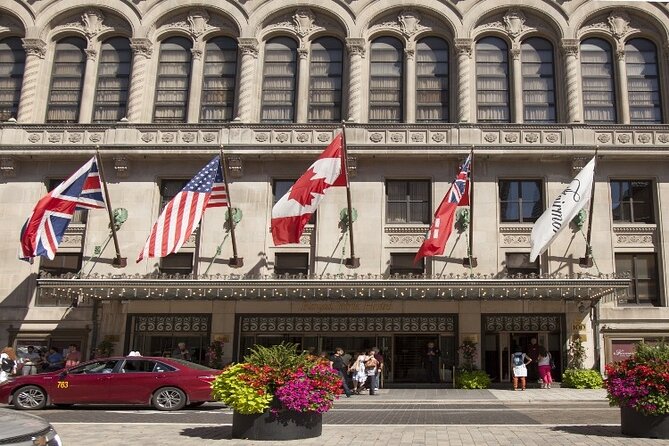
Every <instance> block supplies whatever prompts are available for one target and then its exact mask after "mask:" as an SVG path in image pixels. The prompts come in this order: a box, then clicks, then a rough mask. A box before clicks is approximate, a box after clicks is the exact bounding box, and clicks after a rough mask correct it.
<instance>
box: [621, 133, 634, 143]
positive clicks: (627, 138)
mask: <svg viewBox="0 0 669 446" xmlns="http://www.w3.org/2000/svg"><path fill="white" fill-rule="evenodd" d="M631 140H632V137H631V136H630V135H629V134H628V133H621V134H619V135H618V142H619V143H621V144H627V143H628V142H630V141H631Z"/></svg>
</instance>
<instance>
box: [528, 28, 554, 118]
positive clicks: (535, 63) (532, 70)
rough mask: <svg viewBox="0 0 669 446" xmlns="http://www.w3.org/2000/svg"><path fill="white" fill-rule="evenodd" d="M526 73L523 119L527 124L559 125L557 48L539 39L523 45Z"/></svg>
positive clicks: (530, 40) (532, 39) (533, 39)
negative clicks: (556, 114)
mask: <svg viewBox="0 0 669 446" xmlns="http://www.w3.org/2000/svg"><path fill="white" fill-rule="evenodd" d="M521 61H522V74H523V119H524V121H525V122H555V92H554V88H555V82H554V79H553V46H552V45H551V44H550V42H548V41H547V40H544V39H539V38H536V37H533V38H530V39H527V40H525V41H524V42H523V43H522V45H521Z"/></svg>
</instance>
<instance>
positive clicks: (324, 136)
mask: <svg viewBox="0 0 669 446" xmlns="http://www.w3.org/2000/svg"><path fill="white" fill-rule="evenodd" d="M330 137H331V135H330V134H329V133H321V134H319V135H318V138H317V139H318V140H319V141H320V142H327V141H330Z"/></svg>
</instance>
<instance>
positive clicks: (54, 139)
mask: <svg viewBox="0 0 669 446" xmlns="http://www.w3.org/2000/svg"><path fill="white" fill-rule="evenodd" d="M62 138H63V135H61V134H60V133H51V134H49V137H48V138H47V139H48V141H49V142H50V143H54V144H55V143H59V142H60V141H61V140H62Z"/></svg>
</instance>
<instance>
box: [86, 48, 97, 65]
mask: <svg viewBox="0 0 669 446" xmlns="http://www.w3.org/2000/svg"><path fill="white" fill-rule="evenodd" d="M84 53H86V59H88V60H91V61H93V62H95V60H96V59H97V58H98V52H97V50H94V49H92V48H86V49H85V50H84Z"/></svg>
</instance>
